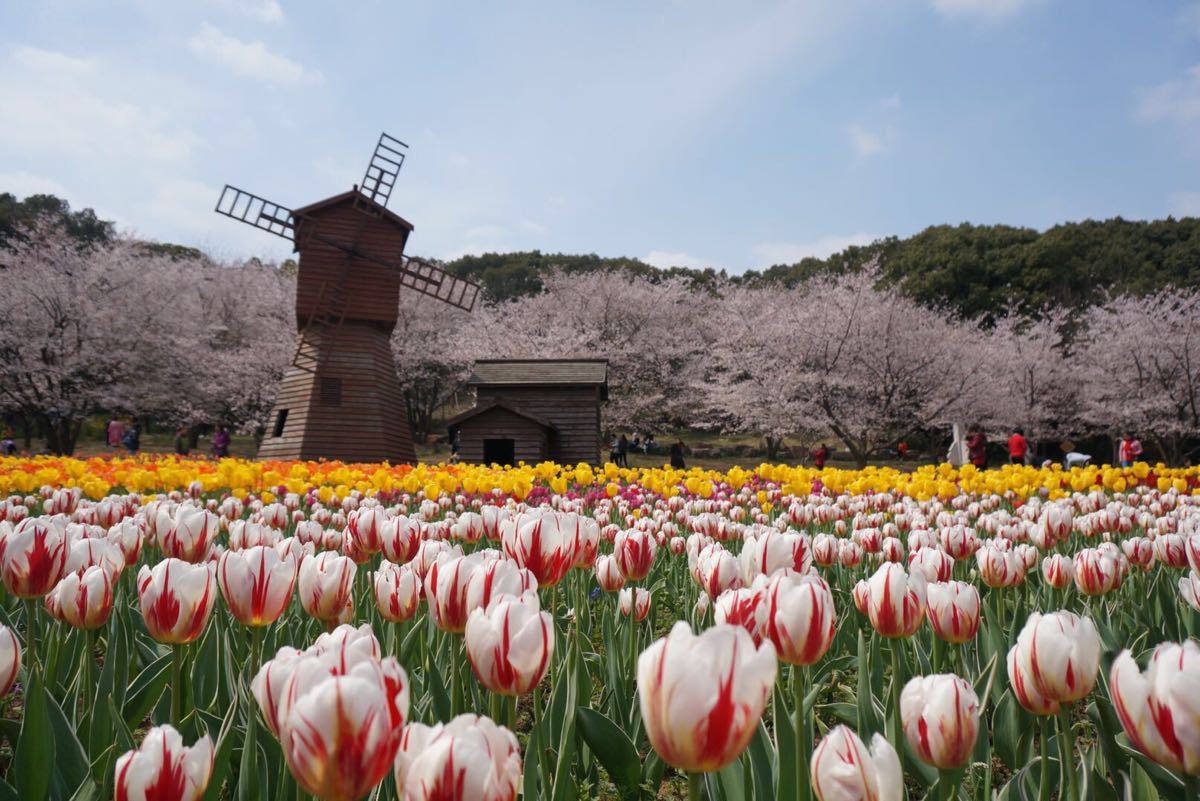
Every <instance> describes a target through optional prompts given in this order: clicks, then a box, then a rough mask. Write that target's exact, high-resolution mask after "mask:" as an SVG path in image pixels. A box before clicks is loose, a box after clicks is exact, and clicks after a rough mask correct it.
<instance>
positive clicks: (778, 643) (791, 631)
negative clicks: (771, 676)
mask: <svg viewBox="0 0 1200 801" xmlns="http://www.w3.org/2000/svg"><path fill="white" fill-rule="evenodd" d="M757 621H758V628H759V630H760V631H762V634H763V638H764V639H767V640H770V641H771V644H772V645H774V646H775V652H776V654H777V655H778V657H779V659H780V661H783V662H787V663H788V664H792V665H812V664H815V663H816V662H817V661H818V660H820V659H821V657H823V656H825V654H826V652H828V651H829V646H830V645H832V644H833V635H834V634H835V633H836V631H837V611H836V610H835V609H834V604H833V593H832V592H831V591H830V589H829V585H828V584H826V583H825V580H824V579H822V578H820V577H818V576H814V575H811V574H809V575H797V574H794V573H792V574H781V575H776V576H775V577H774V578H772V579H770V581H768V582H767V586H766V590H765V592H764V595H763V601H762V603H761V604H759V605H758V610H757Z"/></svg>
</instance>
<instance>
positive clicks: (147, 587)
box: [137, 558, 217, 645]
mask: <svg viewBox="0 0 1200 801" xmlns="http://www.w3.org/2000/svg"><path fill="white" fill-rule="evenodd" d="M213 572H214V571H213V566H212V565H211V564H200V565H194V564H191V563H190V562H185V561H183V560H182V559H174V558H168V559H164V560H163V561H161V562H159V563H158V564H156V565H155V566H154V567H150V566H148V565H143V566H142V569H141V571H140V572H139V573H138V584H137V591H138V606H139V608H140V609H141V611H142V618H143V619H144V620H145V621H146V630H147V631H149V632H150V636H151V637H153V638H154V639H156V640H158V641H159V642H162V643H168V644H170V645H184V644H186V643H189V642H192V641H193V640H195V639H196V638H198V637H199V636H200V634H201V633H202V632H203V631H204V626H205V625H206V624H207V623H208V617H209V615H211V614H212V610H213V605H214V603H215V602H216V600H217V587H216V584H217V582H216V579H215V578H214V577H213Z"/></svg>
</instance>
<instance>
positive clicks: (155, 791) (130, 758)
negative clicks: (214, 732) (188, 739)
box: [115, 726, 213, 801]
mask: <svg viewBox="0 0 1200 801" xmlns="http://www.w3.org/2000/svg"><path fill="white" fill-rule="evenodd" d="M212 770H213V744H212V740H210V739H209V737H208V735H207V734H206V735H204V736H203V737H201V738H200V739H199V740H197V741H196V744H195V745H193V746H190V747H188V746H185V745H184V744H183V737H182V736H180V734H179V732H177V731H176V730H175V729H174V728H173V727H171V726H155V727H154V728H153V729H151V730H150V731H149V732H147V733H146V737H145V739H143V740H142V745H141V747H140V748H138V749H137V750H135V751H128V752H126V753H125V754H123V755H122V756H121V757H120V758H118V759H117V764H116V781H115V790H116V801H158V799H169V801H196V800H197V799H199V798H202V797H203V796H204V792H205V790H207V789H208V781H209V779H210V778H211V777H212Z"/></svg>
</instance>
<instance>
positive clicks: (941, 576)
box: [908, 548, 954, 582]
mask: <svg viewBox="0 0 1200 801" xmlns="http://www.w3.org/2000/svg"><path fill="white" fill-rule="evenodd" d="M908 570H909V572H912V571H913V570H920V571H921V572H922V573H924V574H925V580H926V581H929V582H933V581H949V580H950V577H951V576H952V575H954V559H953V557H951V556H950V554H948V553H946V552H945V551H943V550H942V549H941V548H920V549H918V550H915V551H913V552H912V553H910V554H909V555H908Z"/></svg>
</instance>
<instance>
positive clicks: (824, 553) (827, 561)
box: [812, 532, 838, 567]
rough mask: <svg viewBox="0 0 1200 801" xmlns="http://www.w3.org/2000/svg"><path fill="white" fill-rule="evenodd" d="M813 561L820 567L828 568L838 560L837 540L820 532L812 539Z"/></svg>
mask: <svg viewBox="0 0 1200 801" xmlns="http://www.w3.org/2000/svg"><path fill="white" fill-rule="evenodd" d="M812 557H813V561H814V562H815V563H817V564H818V565H820V566H821V567H830V566H832V565H833V564H834V563H835V562H836V561H837V560H838V538H837V537H835V536H833V535H832V534H827V533H825V532H821V533H820V534H818V535H817V536H815V537H813V541H812Z"/></svg>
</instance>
